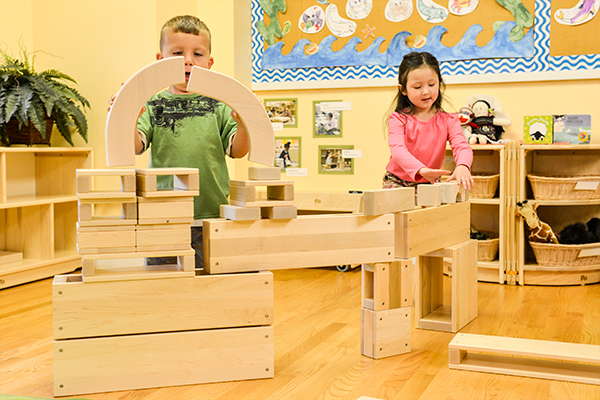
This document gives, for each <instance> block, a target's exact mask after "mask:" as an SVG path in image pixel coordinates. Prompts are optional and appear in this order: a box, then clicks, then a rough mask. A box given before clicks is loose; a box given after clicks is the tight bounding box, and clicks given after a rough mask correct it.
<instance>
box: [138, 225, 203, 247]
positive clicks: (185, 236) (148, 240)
mask: <svg viewBox="0 0 600 400" xmlns="http://www.w3.org/2000/svg"><path fill="white" fill-rule="evenodd" d="M135 228H136V232H135V233H136V235H135V247H136V251H138V252H140V251H162V250H186V249H189V247H190V245H191V225H190V224H160V225H137V226H136V227H135Z"/></svg>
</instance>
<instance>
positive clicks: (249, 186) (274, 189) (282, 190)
mask: <svg viewBox="0 0 600 400" xmlns="http://www.w3.org/2000/svg"><path fill="white" fill-rule="evenodd" d="M257 186H266V191H267V198H266V199H258V198H257V196H256V189H255V188H256V187H257ZM230 192H231V194H230V197H231V200H230V203H231V204H232V205H234V206H240V207H283V206H285V207H288V206H290V207H291V206H294V181H283V180H269V179H263V180H248V181H241V180H232V181H231V182H230Z"/></svg>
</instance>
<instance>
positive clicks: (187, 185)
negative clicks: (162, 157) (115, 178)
mask: <svg viewBox="0 0 600 400" xmlns="http://www.w3.org/2000/svg"><path fill="white" fill-rule="evenodd" d="M135 173H136V182H137V194H138V196H142V197H179V196H187V197H194V196H198V194H199V188H200V181H199V175H198V169H197V168H148V169H136V170H135ZM158 176H169V177H172V179H173V187H172V188H159V187H158V186H157V177H158Z"/></svg>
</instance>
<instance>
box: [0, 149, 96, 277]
mask: <svg viewBox="0 0 600 400" xmlns="http://www.w3.org/2000/svg"><path fill="white" fill-rule="evenodd" d="M91 167H92V149H91V148H87V147H86V148H84V147H72V148H62V147H61V148H59V147H54V148H53V147H0V251H2V252H7V253H9V254H10V253H12V254H14V253H17V254H19V253H20V255H21V256H20V258H21V259H20V260H19V261H12V259H10V258H6V259H5V260H8V262H3V261H2V258H0V289H3V288H6V287H10V286H15V285H19V284H22V283H26V282H31V281H34V280H38V279H43V278H47V277H50V276H54V275H56V274H62V273H66V272H71V271H73V270H75V269H77V268H79V267H81V256H79V255H78V254H77V248H76V244H77V235H76V222H77V196H76V191H75V187H76V178H75V170H76V169H78V168H91Z"/></svg>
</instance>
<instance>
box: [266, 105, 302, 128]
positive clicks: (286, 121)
mask: <svg viewBox="0 0 600 400" xmlns="http://www.w3.org/2000/svg"><path fill="white" fill-rule="evenodd" d="M263 104H264V106H265V110H266V111H267V115H269V119H270V120H271V122H281V123H283V127H284V128H297V127H298V99H296V98H285V99H264V101H263Z"/></svg>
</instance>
